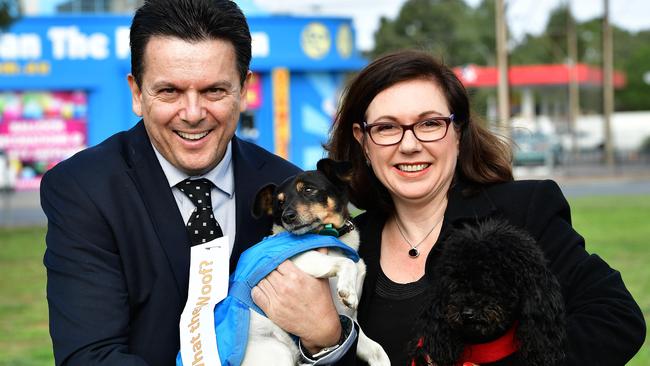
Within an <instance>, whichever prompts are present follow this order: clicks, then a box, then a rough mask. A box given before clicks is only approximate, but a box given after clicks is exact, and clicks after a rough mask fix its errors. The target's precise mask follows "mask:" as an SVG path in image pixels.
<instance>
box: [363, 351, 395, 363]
mask: <svg viewBox="0 0 650 366" xmlns="http://www.w3.org/2000/svg"><path fill="white" fill-rule="evenodd" d="M368 365H370V366H390V358H388V355H387V354H386V352H385V351H384V350H383V349H382V348H379V349H377V350H375V351H374V352H372V353H371V355H370V358H369V359H368Z"/></svg>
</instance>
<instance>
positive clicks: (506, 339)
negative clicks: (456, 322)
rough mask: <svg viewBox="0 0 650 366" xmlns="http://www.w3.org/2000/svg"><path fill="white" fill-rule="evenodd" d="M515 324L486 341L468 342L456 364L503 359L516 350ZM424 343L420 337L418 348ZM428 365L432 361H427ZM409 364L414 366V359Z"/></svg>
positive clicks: (469, 364) (469, 365)
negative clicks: (491, 339) (493, 338)
mask: <svg viewBox="0 0 650 366" xmlns="http://www.w3.org/2000/svg"><path fill="white" fill-rule="evenodd" d="M516 329H517V324H515V325H513V326H512V327H511V328H510V329H509V330H508V331H507V332H506V333H505V334H504V335H502V336H501V337H499V338H497V339H495V340H493V341H491V342H487V343H480V344H470V345H467V346H465V349H464V350H463V354H462V355H461V356H460V360H458V363H457V365H458V366H471V365H473V364H478V365H481V364H484V363H491V362H495V361H499V360H501V359H504V358H506V357H508V356H510V355H511V354H513V353H515V352H516V351H517V344H516V341H515V330H516ZM423 345H424V339H423V338H420V340H419V341H418V348H421V347H422V346H423ZM427 364H429V365H433V362H431V361H428V363H427ZM411 366H416V363H415V360H412V361H411Z"/></svg>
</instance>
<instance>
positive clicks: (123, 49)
mask: <svg viewBox="0 0 650 366" xmlns="http://www.w3.org/2000/svg"><path fill="white" fill-rule="evenodd" d="M130 34H131V28H129V27H117V29H115V56H116V57H117V58H118V59H121V60H123V59H125V58H128V57H129V55H130V54H131V46H130V45H129V40H130V39H129V36H130Z"/></svg>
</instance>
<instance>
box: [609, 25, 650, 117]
mask: <svg viewBox="0 0 650 366" xmlns="http://www.w3.org/2000/svg"><path fill="white" fill-rule="evenodd" d="M615 42H616V41H615ZM619 55H620V56H619ZM614 63H615V65H616V68H620V69H621V70H623V71H624V72H625V74H626V78H627V84H626V86H625V88H623V89H621V90H617V91H616V93H615V99H614V100H615V103H616V109H617V110H626V111H635V110H646V111H647V110H650V100H649V99H648V96H649V95H650V84H648V83H649V82H650V80H647V79H648V78H649V76H646V75H650V31H644V32H639V33H637V34H633V35H630V39H629V43H628V44H620V43H619V44H617V43H614Z"/></svg>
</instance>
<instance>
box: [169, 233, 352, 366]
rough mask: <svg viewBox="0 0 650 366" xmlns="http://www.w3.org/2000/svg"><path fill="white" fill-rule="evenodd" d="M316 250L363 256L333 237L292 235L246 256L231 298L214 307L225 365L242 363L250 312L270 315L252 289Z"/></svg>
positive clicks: (230, 291) (251, 250)
mask: <svg viewBox="0 0 650 366" xmlns="http://www.w3.org/2000/svg"><path fill="white" fill-rule="evenodd" d="M316 248H338V249H340V250H341V251H342V252H343V253H344V254H345V255H346V256H347V257H348V258H350V259H352V260H353V261H355V262H357V261H358V260H359V255H358V254H357V252H356V251H355V250H354V249H352V248H350V247H349V246H347V245H345V244H343V243H342V242H341V241H340V240H338V239H337V238H335V237H333V236H323V235H317V234H306V235H299V236H298V235H293V234H290V233H288V232H282V233H279V234H277V235H274V236H269V237H266V238H264V240H262V241H261V242H259V243H257V244H255V245H254V246H252V247H250V248H248V249H247V250H246V251H245V252H244V253H242V255H241V257H240V258H239V262H238V263H237V268H236V269H235V273H233V274H232V275H230V280H229V285H228V296H227V297H226V298H225V299H223V300H222V301H221V302H219V303H218V304H217V305H216V306H215V308H214V327H215V330H216V333H217V346H218V350H219V359H220V360H221V365H223V366H236V365H240V364H241V362H242V360H243V358H244V354H245V352H246V344H247V342H248V323H249V322H250V310H249V309H253V310H255V311H257V312H258V313H260V314H262V315H264V316H266V315H265V314H264V312H263V311H262V310H261V309H260V308H259V307H258V306H257V305H255V303H254V302H253V299H252V298H251V289H252V288H253V287H255V286H256V285H257V283H258V282H259V281H261V280H262V279H263V278H264V277H266V275H268V274H269V273H271V271H273V270H274V269H275V268H277V266H278V265H280V263H282V262H284V261H285V260H287V259H289V258H291V257H293V256H294V255H296V254H299V253H302V252H306V251H308V250H312V249H316ZM182 365H183V361H182V359H181V353H180V352H179V353H178V355H177V356H176V366H182Z"/></svg>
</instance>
